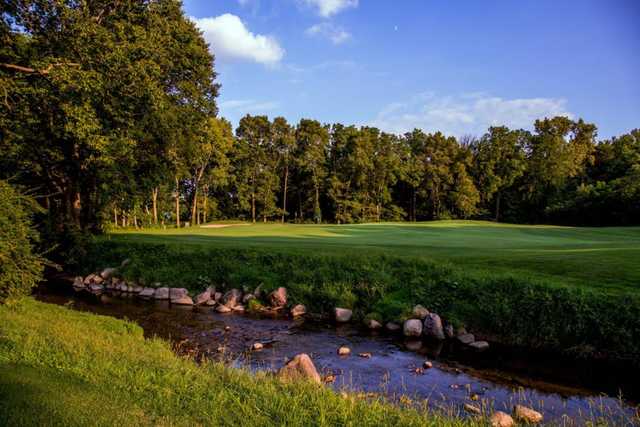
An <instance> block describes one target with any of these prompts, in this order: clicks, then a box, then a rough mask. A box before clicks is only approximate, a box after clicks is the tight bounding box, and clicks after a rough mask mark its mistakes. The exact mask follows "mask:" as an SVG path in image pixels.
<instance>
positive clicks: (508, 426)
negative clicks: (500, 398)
mask: <svg viewBox="0 0 640 427" xmlns="http://www.w3.org/2000/svg"><path fill="white" fill-rule="evenodd" d="M489 423H490V424H491V427H513V426H514V425H515V423H514V421H513V418H511V415H509V414H507V413H505V412H502V411H496V412H494V413H493V415H491V418H489Z"/></svg>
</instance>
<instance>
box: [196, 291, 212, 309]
mask: <svg viewBox="0 0 640 427" xmlns="http://www.w3.org/2000/svg"><path fill="white" fill-rule="evenodd" d="M210 299H211V291H209V290H208V289H207V290H206V291H204V292H202V293H199V294H198V295H196V300H195V301H194V302H195V304H196V305H202V304H205V303H206V302H207V301H209V300H210Z"/></svg>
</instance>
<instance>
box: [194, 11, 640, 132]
mask: <svg viewBox="0 0 640 427" xmlns="http://www.w3.org/2000/svg"><path fill="white" fill-rule="evenodd" d="M184 8H185V12H186V13H187V15H189V16H191V17H192V18H193V19H194V21H195V22H196V24H197V25H198V26H199V28H200V29H201V30H202V31H203V32H204V35H205V38H206V40H207V41H208V42H209V43H210V46H211V49H212V51H213V53H214V54H215V55H216V68H217V71H218V73H219V82H220V83H221V84H222V91H221V96H220V98H219V106H220V114H221V115H222V116H224V117H227V118H228V119H230V120H231V121H232V123H234V125H235V124H237V121H238V120H239V119H240V117H242V116H243V115H244V114H246V113H249V114H266V115H268V116H269V117H275V116H279V115H281V116H284V117H286V118H287V119H288V120H290V121H291V122H297V121H298V120H299V119H300V118H301V117H309V118H314V119H318V120H320V121H322V122H325V123H334V122H341V123H344V124H356V125H375V126H378V127H380V128H381V129H383V130H386V131H389V132H397V133H400V132H404V131H408V130H410V129H413V128H414V127H419V128H422V129H424V130H426V131H436V130H441V131H444V132H445V133H447V134H451V135H456V136H459V135H464V134H474V135H480V134H481V133H483V132H484V130H486V128H487V127H488V126H490V125H492V124H506V125H508V126H511V127H514V128H520V127H524V128H530V127H531V124H532V122H533V120H535V119H536V118H538V117H544V116H552V115H558V114H564V115H570V116H571V117H574V118H578V117H581V118H584V119H585V120H587V121H590V122H594V123H596V124H597V125H598V127H599V135H600V137H601V138H608V137H610V136H612V135H618V134H621V133H624V132H627V131H629V130H631V129H633V128H638V127H640V1H638V0H600V1H595V0H575V1H574V0H553V1H552V0H482V1H479V0H393V1H392V0H215V1H211V0H185V2H184Z"/></svg>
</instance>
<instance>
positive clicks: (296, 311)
mask: <svg viewBox="0 0 640 427" xmlns="http://www.w3.org/2000/svg"><path fill="white" fill-rule="evenodd" d="M305 314H307V307H305V306H304V305H302V304H297V305H295V306H293V308H292V309H291V316H293V317H300V316H304V315H305Z"/></svg>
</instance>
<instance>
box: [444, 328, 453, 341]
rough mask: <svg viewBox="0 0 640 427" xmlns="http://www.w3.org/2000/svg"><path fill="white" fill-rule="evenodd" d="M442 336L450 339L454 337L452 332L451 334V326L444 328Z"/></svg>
mask: <svg viewBox="0 0 640 427" xmlns="http://www.w3.org/2000/svg"><path fill="white" fill-rule="evenodd" d="M444 336H445V337H447V338H449V339H451V338H453V337H454V336H455V334H454V332H453V326H451V325H446V326H445V327H444Z"/></svg>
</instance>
